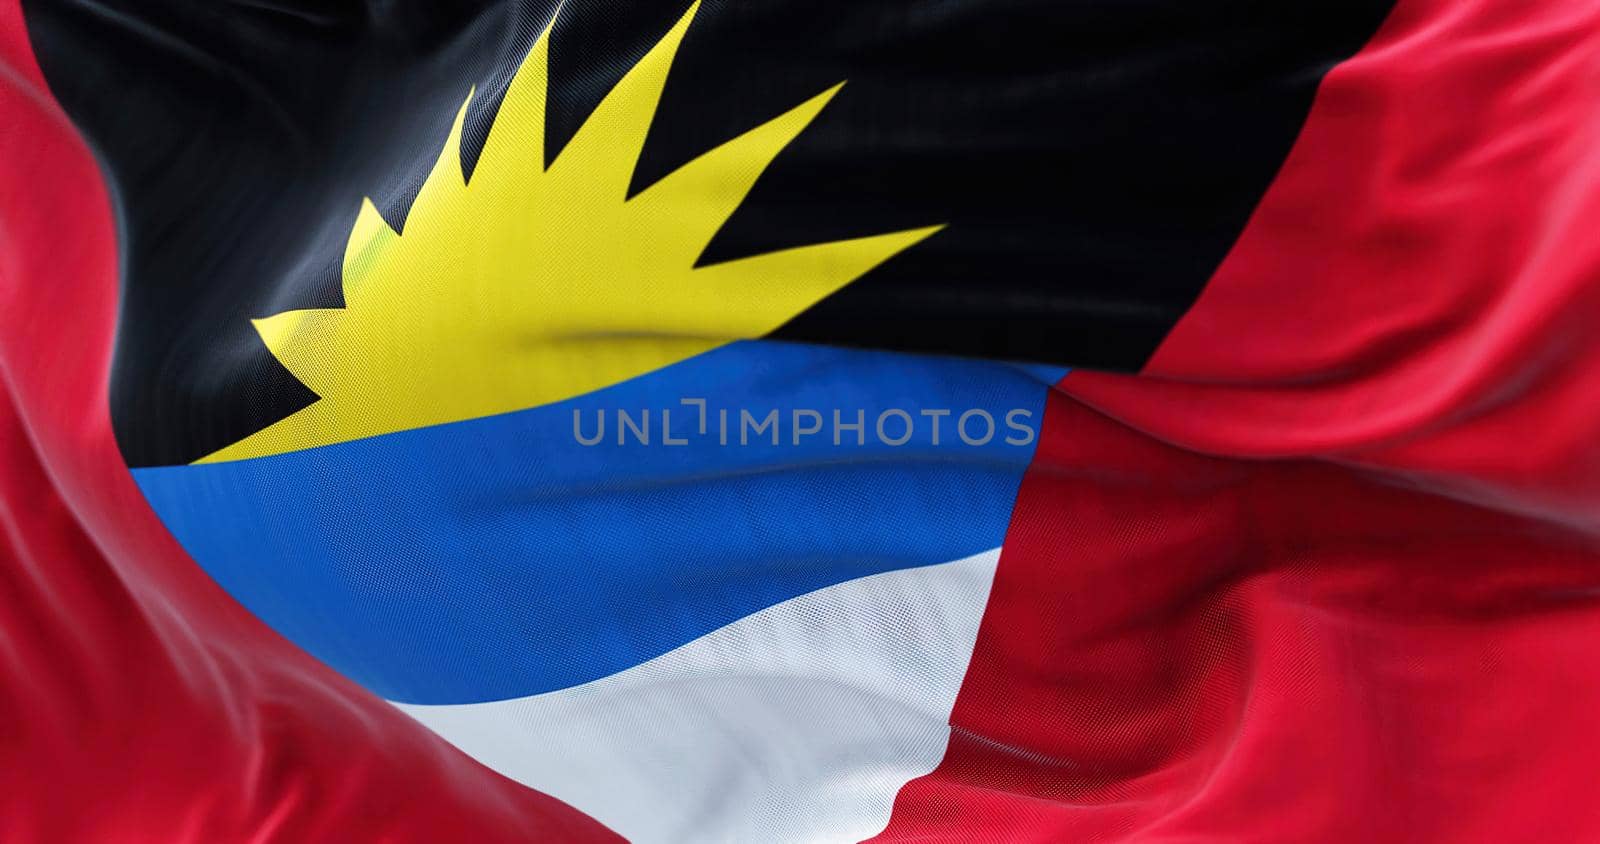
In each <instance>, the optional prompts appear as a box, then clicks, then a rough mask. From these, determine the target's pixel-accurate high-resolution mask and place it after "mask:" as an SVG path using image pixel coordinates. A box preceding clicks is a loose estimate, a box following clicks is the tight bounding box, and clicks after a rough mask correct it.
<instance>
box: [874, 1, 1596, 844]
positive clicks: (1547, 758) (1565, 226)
mask: <svg viewBox="0 0 1600 844" xmlns="http://www.w3.org/2000/svg"><path fill="white" fill-rule="evenodd" d="M1597 104H1600V4H1596V3H1594V2H1593V0H1542V2H1534V3H1517V2H1507V1H1506V0H1402V2H1401V3H1400V4H1399V6H1398V7H1397V9H1396V10H1395V12H1394V13H1393V15H1392V17H1391V18H1390V19H1389V20H1388V21H1387V22H1386V24H1385V26H1384V27H1383V28H1382V29H1381V31H1380V32H1379V33H1378V34H1377V36H1376V37H1375V38H1374V40H1373V41H1372V42H1371V43H1370V44H1369V45H1368V46H1367V47H1366V48H1365V49H1363V50H1362V51H1361V52H1360V53H1359V54H1358V55H1357V56H1355V57H1354V58H1353V59H1351V60H1350V61H1347V62H1345V63H1343V64H1341V65H1340V66H1338V67H1336V68H1335V69H1334V70H1333V71H1332V72H1331V73H1329V75H1328V76H1327V77H1326V79H1325V80H1324V82H1323V85H1322V88H1321V90H1320V91H1319V94H1318V97H1317V99H1316V102H1315V104H1314V107H1313V109H1312V113H1311V116H1310V118H1309V120H1308V122H1307V124H1306V126H1305V129H1304V131H1303V133H1302V135H1301V137H1300V138H1299V139H1298V141H1297V143H1296V145H1295V147H1294V149H1293V150H1292V152H1291V154H1290V156H1289V158H1288V160H1287V161H1286V163H1285V165H1284V167H1283V169H1282V172H1281V173H1280V174H1279V176H1278V178H1277V179H1276V180H1275V182H1274V184H1273V185H1272V186H1271V188H1270V189H1269V190H1268V192H1267V194H1266V196H1265V197H1264V198H1263V200H1262V202H1261V204H1260V206H1259V207H1258V209H1257V211H1256V213H1255V214H1254V216H1253V218H1252V220H1251V221H1250V223H1249V225H1248V226H1247V228H1246V230H1245V231H1244V233H1243V234H1242V236H1241V237H1240V239H1239V241H1238V242H1237V244H1236V245H1235V248H1234V249H1233V250H1232V253H1231V254H1230V255H1229V256H1228V258H1227V259H1226V261H1225V262H1224V263H1223V265H1222V266H1221V267H1220V268H1219V269H1218V271H1217V273H1216V275H1215V277H1214V278H1213V279H1212V280H1211V282H1210V284H1209V285H1208V287H1207V288H1206V290H1205V291H1204V292H1203V293H1202V295H1201V297H1200V299H1199V301H1198V302H1197V304H1196V305H1195V307H1194V308H1193V310H1191V311H1190V312H1189V313H1188V314H1187V315H1186V316H1185V318H1184V319H1183V320H1182V321H1181V322H1180V323H1179V324H1178V326H1177V327H1176V329H1175V330H1174V331H1173V333H1172V334H1171V335H1170V336H1169V337H1168V338H1167V339H1166V341H1165V342H1164V343H1163V345H1162V346H1161V347H1160V349H1158V351H1157V353H1156V354H1155V356H1154V358H1153V359H1152V360H1151V361H1150V363H1149V365H1148V366H1147V367H1146V369H1145V371H1144V372H1143V373H1141V375H1140V376H1138V377H1130V376H1117V375H1109V374H1103V373H1089V372H1074V373H1072V374H1070V375H1068V376H1067V378H1066V379H1064V381H1063V382H1062V383H1061V385H1060V391H1061V394H1060V395H1057V396H1054V397H1053V400H1052V403H1051V404H1050V406H1049V409H1048V411H1047V416H1046V421H1045V425H1044V431H1043V434H1042V437H1041V445H1040V449H1039V452H1038V454H1037V455H1036V456H1035V459H1034V463H1033V465H1032V467H1031V468H1030V470H1029V473H1028V475H1027V476H1026V478H1025V479H1024V482H1023V486H1022V491H1021V494H1020V497H1019V501H1018V504H1017V508H1016V511H1015V513H1014V515H1013V520H1012V525H1011V529H1010V533H1009V535H1008V537H1007V543H1006V547H1005V549H1004V551H1003V552H1002V555H1001V558H1000V565H999V570H998V574H997V576H996V581H995V586H994V593H993V596H992V597H991V600H990V604H989V607H988V610H987V613H986V615H985V617H984V623H983V627H982V630H981V631H980V634H979V638H978V644H977V648H976V651H975V653H974V656H973V661H972V666H971V668H970V670H969V672H968V674H967V677H966V681H965V684H964V686H963V688H962V691H961V694H960V696H959V697H958V698H957V701H956V707H955V711H954V713H953V715H952V722H953V725H954V726H953V738H952V740H951V743H950V746H949V749H948V751H947V753H946V756H945V758H944V760H943V762H942V763H941V765H940V766H939V768H938V769H937V770H935V771H934V772H933V773H932V774H930V775H929V776H927V777H924V778H922V779H919V780H914V781H912V782H911V783H909V784H908V785H907V786H906V787H905V788H904V789H902V790H901V792H900V795H899V798H898V800H897V802H896V806H895V812H894V816H893V820H892V821H891V823H890V824H889V827H888V829H887V830H885V832H884V833H883V835H882V836H881V837H880V838H881V840H884V841H929V840H933V841H945V840H969V841H972V840H984V841H988V840H1003V841H1052V842H1053V841H1139V842H1168V841H1170V842H1177V841H1185V842H1187V841H1228V842H1246V841H1260V842H1282V841H1328V842H1344V841H1363V842H1378V841H1385V842H1387V841H1392V842H1417V841H1448V842H1477V841H1483V842H1514V841H1516V842H1522V841H1525V842H1548V841H1595V840H1600V809H1597V808H1596V803H1595V802H1594V800H1593V797H1592V793H1591V792H1592V791H1593V783H1594V782H1596V781H1597V780H1600V719H1597V718H1596V717H1595V713H1596V712H1600V673H1597V672H1596V671H1595V670H1594V669H1595V664H1596V663H1595V657H1594V653H1595V649H1596V647H1597V646H1600V234H1597V233H1600V108H1597Z"/></svg>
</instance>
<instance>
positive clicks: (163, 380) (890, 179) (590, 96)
mask: <svg viewBox="0 0 1600 844" xmlns="http://www.w3.org/2000/svg"><path fill="white" fill-rule="evenodd" d="M687 2H688V0H568V2H567V3H566V5H565V8H564V9H563V11H562V15H561V20H560V22H559V24H558V25H557V28H556V32H555V35H554V38H553V41H552V55H551V63H552V77H553V81H552V85H553V90H552V92H551V97H552V105H551V114H550V126H549V130H550V134H551V137H552V144H551V145H550V150H551V153H552V154H554V152H555V151H556V150H558V149H559V146H560V145H561V144H563V143H565V141H566V140H567V139H568V138H570V137H571V135H572V133H573V132H574V131H575V130H576V129H577V127H578V126H579V125H580V124H581V122H582V120H583V118H584V117H585V116H586V115H587V113H588V112H589V110H590V109H592V108H593V107H594V105H595V104H596V103H597V102H598V101H599V99H600V98H601V97H602V96H603V95H604V94H605V92H606V91H607V90H608V89H609V88H610V86H611V85H612V84H613V83H614V82H615V80H616V79H617V78H618V77H619V76H620V75H621V74H622V72H623V71H625V70H626V69H627V68H628V67H629V66H631V65H632V63H633V62H634V61H635V60H636V59H637V58H638V57H639V56H640V55H642V54H643V52H644V51H645V50H646V49H647V48H648V47H649V46H650V45H651V44H653V43H654V42H655V41H656V40H657V39H658V38H659V37H660V36H661V34H662V33H663V32H665V30H666V29H667V28H668V27H669V26H670V25H671V23H672V22H673V21H674V20H676V19H677V18H678V16H680V15H681V14H682V13H683V11H684V10H685V8H686V7H687ZM1389 5H1390V3H1389V2H1386V0H1299V2H1296V3H1284V2H1281V0H1211V2H1202V0H743V2H735V0H706V3H705V5H704V7H703V8H702V9H701V11H700V13H699V16H698V18H697V20H696V23H695V25H694V27H693V28H692V29H691V30H690V32H689V35H688V37H687V39H686V40H685V42H684V45H683V47H682V49H681V51H680V52H679V55H678V59H677V62H676V64H675V66H674V70H673V73H672V75H671V77H670V78H669V81H668V84H667V89H666V93H665V95H664V99H663V102H662V105H661V109H660V111H659V112H658V116H657V119H656V122H655V125H654V127H653V128H652V130H651V136H650V140H649V143H648V144H647V146H646V148H645V152H644V156H643V159H642V161H641V162H640V166H639V169H638V172H637V173H636V174H635V188H636V189H637V188H639V187H642V186H644V185H647V184H649V183H650V182H652V181H654V180H656V179H658V178H660V177H661V176H663V175H665V174H666V173H667V172H669V171H670V170H671V169H672V168H674V167H676V166H677V165H679V164H682V163H683V162H685V161H687V160H689V159H690V158H693V157H694V156H695V155H697V154H699V153H700V152H703V151H705V150H706V149H708V148H710V147H711V146H714V145H715V144H717V143H720V142H721V141H724V140H726V139H728V138H730V137H733V136H734V135H737V134H738V133H740V132H742V131H744V130H746V129H748V128H750V127H752V126H754V125H756V124H758V123H760V122H761V121H763V120H765V119H767V118H769V117H772V116H774V115H776V114H779V113H781V112H782V111H784V110H785V109H787V108H789V107H791V106H793V105H795V104H796V103H798V102H800V101H802V100H804V99H805V98H807V97H810V96H811V95H813V94H816V93H818V92H819V91H821V90H823V89H825V88H827V87H829V86H831V85H833V84H835V83H837V82H839V81H840V80H849V83H848V84H847V85H846V86H845V89H844V91H843V92H842V93H841V95H840V96H839V97H837V98H836V99H835V100H834V101H833V102H832V104H830V105H829V106H828V108H827V109H826V110H824V111H823V113H822V115H821V116H820V117H819V118H818V119H817V121H816V122H815V123H814V124H813V125H812V126H811V127H810V128H809V129H808V130H807V131H806V132H805V133H804V134H802V135H801V137H800V138H799V139H798V140H797V141H796V142H795V143H794V144H793V145H792V146H791V147H789V148H788V149H786V150H785V151H784V152H783V153H782V154H781V155H780V156H779V158H778V160H777V161H776V162H775V163H774V164H773V166H772V168H771V169H770V170H769V171H768V172H767V174H766V175H765V176H764V177H763V179H762V181H761V182H760V183H759V184H758V185H757V187H756V189H755V191H754V192H753V193H752V195H751V196H750V198H749V199H748V201H747V202H746V204H745V205H744V206H743V207H742V208H741V209H740V210H739V211H738V212H737V213H736V214H735V215H734V217H733V219H732V220H730V221H729V223H728V225H727V226H726V227H725V228H724V229H723V231H722V232H721V233H720V234H719V236H718V237H717V239H716V240H715V241H714V242H713V243H712V245H711V247H710V248H709V249H708V251H707V254H706V255H705V256H704V258H703V261H704V262H715V261H720V260H725V259H728V258H733V257H737V256H740V255H746V254H751V253H756V252H762V251H767V250H771V249H775V248H781V247H787V246H795V245H800V244H805V243H812V242H817V241H823V240H831V239H837V238H841V237H853V236H859V235H866V234H876V233H879V232H884V231H890V230H894V229H899V228H906V227H913V226H923V225H929V224H933V223H948V224H949V228H948V229H946V230H945V231H943V232H940V233H939V234H938V235H936V236H934V237H933V238H931V239H929V240H928V241H926V242H924V243H922V244H919V245H918V246H917V247H915V248H913V249H912V250H910V251H908V252H906V253H904V254H902V255H900V256H898V257H896V258H895V259H893V260H891V261H890V262H888V263H887V264H885V265H884V266H882V267H880V268H879V269H877V270H875V271H874V272H873V273H871V274H869V275H868V276H866V277H864V278H862V279H860V280H858V281H857V282H855V283H854V284H852V285H850V286H849V287H847V288H845V289H844V290H843V291H841V292H840V293H838V294H836V295H834V296H833V297H831V298H829V299H828V300H826V301H824V302H822V303H821V304H819V305H818V306H816V307H815V308H813V309H812V310H810V311H808V312H807V313H805V314H803V315H801V316H800V317H798V318H797V319H795V320H793V321H792V322H791V323H790V324H788V325H787V326H785V327H784V328H782V329H781V330H780V331H779V332H778V336H780V337H787V338H790V339H801V340H818V341H827V342H839V343H846V344H852V345H867V346H885V347H893V348H901V349H915V350H926V351H938V352H948V353H956V354H969V355H985V356H999V357H1009V358H1019V359H1034V360H1041V361H1049V362H1056V363H1064V364H1069V365H1081V366H1096V367H1109V368H1120V369H1136V368H1138V367H1139V366H1140V365H1141V364H1142V363H1143V361H1144V360H1145V359H1146V357H1147V356H1148V355H1149V354H1150V353H1151V352H1152V351H1153V350H1154V348H1155V346H1156V344H1157V343H1158V342H1159V341H1160V340H1161V338H1162V337H1163V336H1165V334H1166V332H1167V331H1168V330H1169V329H1170V328H1171V327H1172V325H1173V324H1174V322H1175V321H1176V320H1177V319H1178V317H1179V316H1180V315H1182V313H1183V312H1184V311H1185V309H1186V308H1187V307H1188V306H1189V305H1190V303H1191V302H1192V301H1193V300H1194V298H1195V296H1196V295H1197V294H1198V293H1199V291H1200V289H1201V287H1202V286H1203V284H1204V283H1205V281H1206V279H1207V277H1208V276H1209V275H1210V274H1211V272H1212V271H1213V270H1214V269H1215V267H1216V266H1217V264H1218V263H1219V262H1220V261H1221V259H1222V257H1223V255H1224V254H1225V253H1226V251H1227V250H1228V248H1229V247H1230V246H1231V245H1232V243H1233V240H1234V238H1235V237H1236V236H1237V235H1238V233H1239V231H1240V229H1241V228H1242V227H1243V225H1244V222H1245V220H1246V218H1247V216H1248V215H1249V213H1250V210H1251V209H1252V207H1253V206H1254V205H1255V203H1256V202H1257V201H1258V199H1259V198H1260V196H1261V194H1262V192H1263V191H1264V190H1265V189H1266V186H1267V185H1268V183H1269V182H1270V181H1271V179H1272V177H1273V175H1274V173H1275V172H1276V170H1277V168H1278V167H1279V166H1280V164H1281V163H1282V161H1283V159H1284V157H1285V155H1286V154H1287V152H1288V149H1289V147H1290V145H1291V144H1292V142H1293V140H1294V138H1295V136H1296V134H1297V133H1298V131H1299V129H1300V126H1301V124H1302V122H1303V121H1304V119H1305V116H1306V114H1307V112H1308V110H1309V108H1310V104H1311V99H1312V96H1313V94H1314V92H1315V88H1316V85H1317V84H1318V82H1319V81H1320V79H1321V77H1322V75H1323V74H1324V73H1325V72H1326V71H1327V69H1328V68H1329V67H1331V66H1332V65H1333V64H1334V63H1336V62H1338V61H1340V60H1341V59H1343V58H1345V57H1347V56H1349V55H1351V54H1352V53H1354V52H1355V51H1356V50H1357V49H1358V48H1359V47H1360V45H1361V44H1362V43H1363V42H1364V41H1365V40H1367V39H1368V38H1369V37H1370V36H1371V34H1372V33H1373V31H1374V30H1375V29H1376V27H1377V26H1378V24H1379V23H1380V21H1381V19H1382V17H1383V16H1384V14H1385V13H1386V12H1387V10H1388V7H1389ZM24 6H25V11H26V14H27V20H28V24H29V27H30V31H31V34H32V37H33V40H34V44H35V48H36V52H37V53H38V55H39V58H40V62H41V64H42V65H43V67H44V71H45V74H46V76H47V77H48V79H49V82H50V85H51V88H52V90H53V91H54V93H55V95H56V96H57V97H58V98H59V99H60V101H61V102H62V104H63V105H64V106H65V107H66V109H67V111H68V112H69V113H70V114H71V116H72V118H73V119H74V120H75V121H76V122H77V124H78V126H79V127H80V128H81V129H82V130H83V132H84V134H85V135H86V136H87V137H88V139H89V141H90V143H91V145H92V146H93V147H94V148H95V150H96V151H97V153H98V154H99V155H100V156H101V158H102V161H103V166H104V167H105V170H106V172H107V175H108V180H109V181H110V183H111V185H112V189H113V190H114V191H115V194H116V197H115V198H116V201H117V203H118V209H119V213H120V214H121V215H122V216H121V221H120V222H121V226H122V235H123V238H124V252H125V255H126V260H125V267H124V272H125V276H124V294H123V305H122V308H123V313H122V319H121V323H120V328H119V331H120V335H119V337H118V343H117V355H116V361H115V364H114V371H113V383H112V397H111V398H112V412H113V419H114V421H115V425H116V430H117V436H118V441H119V443H120V445H121V447H122V450H123V454H124V456H125V457H126V458H127V460H128V462H129V463H130V464H131V465H134V466H140V465H153V464H168V463H180V462H187V461H191V460H193V459H195V458H197V457H200V456H202V455H204V454H206V453H208V452H210V451H213V450H215V449H217V448H219V447H221V446H223V445H226V444H228V443H230V442H233V441H235V440H237V439H240V438H242V437H244V436H246V435H248V434H250V433H251V432H253V431H255V430H257V429H259V428H261V427H263V426H265V425H267V424H270V423H271V422H273V421H275V420H277V419H279V418H281V417H283V416H285V415H287V414H289V413H291V412H293V411H294V410H296V409H298V408H300V407H302V406H304V405H305V404H307V403H309V402H310V401H312V400H314V399H315V396H314V395H313V394H312V393H311V392H310V391H308V390H307V389H306V388H305V387H303V386H302V385H300V384H299V383H298V382H297V381H295V379H294V378H293V377H292V376H291V375H289V373H288V372H287V371H285V370H284V369H283V368H282V367H281V366H280V365H279V364H278V363H277V362H276V360H274V359H273V358H272V356H271V355H270V354H269V353H267V351H266V349H265V347H263V346H262V344H261V342H260V341H259V339H258V338H257V337H256V336H255V333H254V331H253V330H252V328H251V327H250V322H249V320H250V318H252V317H260V316H266V315H269V314H272V313H276V312H278V311H282V310H285V309H288V308H296V307H315V306H333V305H338V304H340V298H339V297H340V294H339V279H338V265H339V258H340V253H341V251H342V249H343V245H344V241H345V239H346V237H347V235H348V233H349V229H350V224H351V222H352V221H353V220H354V218H355V213H356V211H357V209H358V208H359V203H360V200H361V198H362V197H363V196H364V195H371V196H372V197H373V198H374V200H375V201H377V203H378V205H379V207H380V209H382V210H383V212H384V213H385V215H386V216H387V217H388V218H389V219H390V220H391V221H392V222H395V223H396V224H398V223H400V222H401V221H402V220H403V219H404V216H405V209H406V208H407V206H408V204H409V202H410V201H411V197H412V196H413V195H414V193H415V191H416V189H417V187H418V185H419V184H420V180H421V177H422V176H423V175H424V173H425V170H426V168H427V167H428V165H429V164H430V163H431V162H432V160H433V158H434V157H435V156H436V154H437V152H438V149H439V148H440V146H441V144H442V142H443V139H444V136H445V133H446V131H447V129H448V125H449V121H450V120H451V119H452V117H453V116H454V112H455V109H456V107H457V105H459V103H460V101H461V99H462V97H463V96H464V95H465V93H466V91H467V89H468V87H469V86H471V85H473V84H476V85H478V87H479V90H480V91H487V92H489V95H488V96H485V97H482V98H480V100H481V103H482V105H480V106H479V107H478V108H476V109H474V111H473V112H472V113H471V114H470V121H469V133H468V134H469V138H468V144H467V146H468V149H467V150H466V157H467V160H468V161H467V163H468V165H469V166H470V164H471V162H472V160H473V159H474V158H475V156H476V154H477V146H478V145H479V144H481V139H482V137H483V135H484V133H485V132H486V130H487V126H488V123H489V120H491V119H492V117H493V109H494V108H495V107H496V106H497V104H498V103H497V97H496V96H495V94H494V92H495V91H498V90H501V89H503V86H504V83H505V80H506V79H507V78H508V76H509V73H510V72H511V71H512V70H513V69H514V68H515V66H516V64H517V63H518V62H519V61H520V60H521V58H522V56H523V55H524V53H525V52H526V50H527V49H528V47H529V45H530V44H531V43H532V41H533V38H534V36H535V35H536V33H537V31H538V29H539V28H540V27H541V26H542V25H543V23H544V21H546V20H547V19H548V17H549V15H550V14H551V12H552V10H553V9H554V6H555V3H554V2H553V0H543V1H541V2H504V3H493V2H489V0H479V2H455V3H449V2H442V0H370V2H369V3H367V4H362V3H358V2H352V0H233V2H218V0H192V2H174V0H49V2H46V0H25V2H24ZM1284 282H1285V283H1293V279H1285V280H1284Z"/></svg>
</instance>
